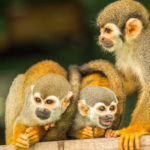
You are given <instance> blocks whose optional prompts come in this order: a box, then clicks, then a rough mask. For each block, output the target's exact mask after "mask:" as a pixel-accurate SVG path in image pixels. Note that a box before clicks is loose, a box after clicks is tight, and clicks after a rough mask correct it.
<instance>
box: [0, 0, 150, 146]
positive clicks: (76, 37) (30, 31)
mask: <svg viewBox="0 0 150 150" xmlns="http://www.w3.org/2000/svg"><path fill="white" fill-rule="evenodd" d="M111 2H112V0H53V1H52V0H0V144H4V107H5V106H4V105H5V99H6V96H7V94H8V90H9V87H10V85H11V83H12V80H13V79H14V77H15V76H16V75H17V74H20V73H24V72H25V71H26V69H27V68H28V67H30V66H31V65H32V64H34V63H36V62H38V61H40V60H44V59H52V60H55V61H57V62H58V63H60V64H61V65H62V66H64V67H65V68H67V67H68V66H69V65H70V64H78V65H81V64H83V63H85V62H88V61H90V60H93V59H98V58H102V59H107V60H109V61H111V62H113V63H114V62H115V60H114V57H113V55H111V54H106V53H104V52H103V51H102V50H101V49H100V47H99V46H98V45H97V37H98V34H99V28H97V27H96V17H97V14H98V12H99V11H100V10H101V9H103V8H104V7H105V6H106V5H107V4H109V3H111ZM140 2H142V3H143V4H144V5H145V6H146V7H147V8H148V9H150V3H149V1H147V0H141V1H140ZM135 99H136V94H134V95H132V96H130V97H128V98H127V103H126V109H125V114H126V115H125V116H124V119H123V122H122V125H121V126H126V125H128V123H129V120H130V114H131V112H132V110H133V108H134V104H135Z"/></svg>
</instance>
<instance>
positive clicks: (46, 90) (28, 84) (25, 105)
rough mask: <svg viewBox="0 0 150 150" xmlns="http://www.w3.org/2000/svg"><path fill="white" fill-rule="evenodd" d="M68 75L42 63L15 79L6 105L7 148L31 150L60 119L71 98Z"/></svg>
mask: <svg viewBox="0 0 150 150" xmlns="http://www.w3.org/2000/svg"><path fill="white" fill-rule="evenodd" d="M66 78H67V72H66V71H65V69H64V68H63V67H61V66H60V65H59V64H57V63H56V62H53V61H48V60H47V61H42V62H39V63H37V64H35V65H33V66H32V67H30V68H29V69H28V70H27V71H26V73H24V74H21V75H19V76H17V77H16V79H15V80H14V82H13V83H12V86H11V88H10V91H9V94H8V97H7V101H6V118H5V123H6V144H15V148H16V149H28V148H29V146H30V145H31V144H34V143H36V142H38V141H39V140H41V139H42V137H43V136H44V135H45V134H46V131H45V127H46V126H47V125H48V126H49V127H53V126H54V125H55V122H56V121H57V120H59V119H60V118H61V115H62V114H63V113H64V111H65V110H66V108H67V107H68V105H69V103H70V98H71V97H72V91H71V86H70V84H69V82H68V80H67V79H66Z"/></svg>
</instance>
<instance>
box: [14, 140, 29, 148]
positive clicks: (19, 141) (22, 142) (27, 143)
mask: <svg viewBox="0 0 150 150" xmlns="http://www.w3.org/2000/svg"><path fill="white" fill-rule="evenodd" d="M16 142H17V143H19V144H22V145H24V146H26V145H29V142H28V141H27V140H22V139H21V138H18V139H17V140H16Z"/></svg>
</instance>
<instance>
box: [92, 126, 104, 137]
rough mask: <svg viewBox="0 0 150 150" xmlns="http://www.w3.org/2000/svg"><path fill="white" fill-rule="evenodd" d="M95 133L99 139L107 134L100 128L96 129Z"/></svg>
mask: <svg viewBox="0 0 150 150" xmlns="http://www.w3.org/2000/svg"><path fill="white" fill-rule="evenodd" d="M93 132H94V137H95V138H97V137H101V136H103V135H104V133H105V130H104V129H102V128H99V127H95V128H94V131H93Z"/></svg>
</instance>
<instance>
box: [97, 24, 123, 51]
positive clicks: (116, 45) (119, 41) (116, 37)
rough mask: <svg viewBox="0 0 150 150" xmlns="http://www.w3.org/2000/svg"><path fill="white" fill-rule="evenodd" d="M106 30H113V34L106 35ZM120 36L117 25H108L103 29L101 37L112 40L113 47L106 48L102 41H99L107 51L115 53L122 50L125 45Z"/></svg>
mask: <svg viewBox="0 0 150 150" xmlns="http://www.w3.org/2000/svg"><path fill="white" fill-rule="evenodd" d="M105 28H109V29H111V30H112V31H111V33H110V34H109V33H106V32H105ZM120 35H121V32H120V29H119V28H118V27H117V26H116V25H115V24H112V23H108V24H106V25H105V26H104V27H103V28H102V29H101V35H100V37H105V38H107V39H110V40H112V41H113V44H114V45H113V46H112V47H105V46H104V44H103V43H102V42H100V41H99V44H100V45H102V47H103V48H104V49H105V50H107V51H109V52H113V51H115V50H117V49H120V48H121V47H122V45H123V41H122V39H121V38H120Z"/></svg>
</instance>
